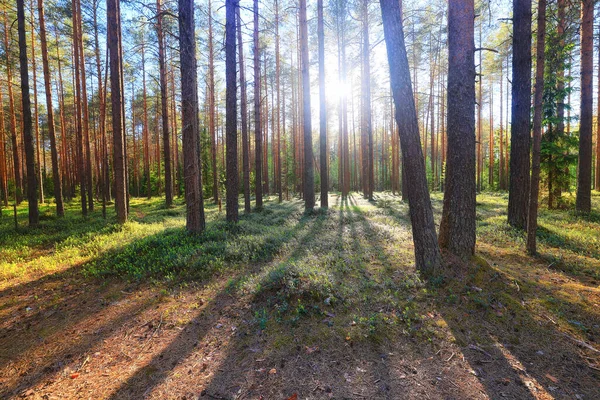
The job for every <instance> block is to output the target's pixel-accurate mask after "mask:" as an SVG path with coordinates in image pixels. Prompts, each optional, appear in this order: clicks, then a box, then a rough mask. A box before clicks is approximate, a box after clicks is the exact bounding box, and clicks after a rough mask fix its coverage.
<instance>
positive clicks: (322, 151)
mask: <svg viewBox="0 0 600 400" xmlns="http://www.w3.org/2000/svg"><path fill="white" fill-rule="evenodd" d="M317 13H318V17H317V18H318V22H317V36H318V42H319V157H320V163H321V171H320V172H321V207H322V208H327V207H329V195H328V193H327V192H328V187H329V176H328V174H329V167H328V166H327V103H326V99H325V27H324V21H323V0H318V1H317ZM278 86H279V85H278Z"/></svg>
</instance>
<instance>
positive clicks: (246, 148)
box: [236, 7, 251, 213]
mask: <svg viewBox="0 0 600 400" xmlns="http://www.w3.org/2000/svg"><path fill="white" fill-rule="evenodd" d="M236 14H237V39H238V53H239V64H240V103H241V104H240V109H241V114H242V116H241V117H242V118H241V123H242V169H243V170H244V171H243V175H244V212H246V213H249V212H250V207H251V206H250V141H249V139H248V97H247V91H246V68H245V66H244V42H243V41H242V19H241V17H240V7H238V8H237V9H236Z"/></svg>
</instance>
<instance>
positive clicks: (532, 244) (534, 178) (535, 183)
mask: <svg viewBox="0 0 600 400" xmlns="http://www.w3.org/2000/svg"><path fill="white" fill-rule="evenodd" d="M545 40H546V0H538V19H537V43H536V46H537V48H536V64H535V93H534V99H533V107H534V110H533V149H532V157H531V188H530V194H529V214H528V216H527V252H528V253H529V254H531V255H534V254H535V253H536V233H537V215H538V196H539V192H540V148H541V143H542V118H543V115H542V112H543V110H542V106H543V95H544V62H545V58H544V50H545V48H546V44H545ZM590 126H591V125H590Z"/></svg>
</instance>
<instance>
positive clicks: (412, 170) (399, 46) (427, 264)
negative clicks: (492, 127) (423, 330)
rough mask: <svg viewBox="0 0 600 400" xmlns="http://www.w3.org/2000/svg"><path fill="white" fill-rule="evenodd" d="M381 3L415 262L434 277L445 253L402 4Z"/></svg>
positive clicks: (383, 0)
mask: <svg viewBox="0 0 600 400" xmlns="http://www.w3.org/2000/svg"><path fill="white" fill-rule="evenodd" d="M380 5H381V14H382V17H383V31H384V37H385V42H386V46H387V55H388V63H389V68H390V83H391V86H392V93H393V97H394V103H395V105H396V123H397V124H398V126H399V128H400V142H401V147H402V156H403V162H404V167H405V169H406V171H405V174H406V178H407V179H406V181H407V182H406V190H407V196H408V201H409V209H410V218H411V223H412V233H413V242H414V246H415V263H416V266H417V269H418V270H419V271H421V273H422V274H423V275H424V276H426V277H431V276H434V275H435V274H437V273H438V272H439V271H440V269H441V268H442V256H441V253H440V249H439V246H438V242H437V235H436V232H435V223H434V221H433V210H432V208H431V200H430V198H429V191H428V189H427V177H426V175H425V160H424V159H423V152H422V151H421V143H420V137H419V125H418V124H419V122H418V119H417V112H416V109H415V101H414V97H413V91H412V87H411V80H410V70H409V66H408V57H407V55H406V47H405V44H404V32H403V27H402V16H401V15H402V13H401V7H400V3H399V2H398V0H380Z"/></svg>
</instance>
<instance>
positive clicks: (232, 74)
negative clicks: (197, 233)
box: [225, 0, 239, 222]
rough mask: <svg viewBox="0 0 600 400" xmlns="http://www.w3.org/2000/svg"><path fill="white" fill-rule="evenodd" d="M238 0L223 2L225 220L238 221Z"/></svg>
mask: <svg viewBox="0 0 600 400" xmlns="http://www.w3.org/2000/svg"><path fill="white" fill-rule="evenodd" d="M237 7H239V3H238V0H227V1H226V3H225V79H226V85H227V89H226V90H227V93H226V104H225V114H226V115H225V119H226V122H225V123H226V130H227V131H226V133H225V140H226V146H227V148H226V150H227V166H226V169H227V181H226V182H227V206H226V213H227V221H228V222H238V193H239V189H238V179H239V178H238V156H237V86H236V64H235V52H236V48H235V10H236V8H237Z"/></svg>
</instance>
